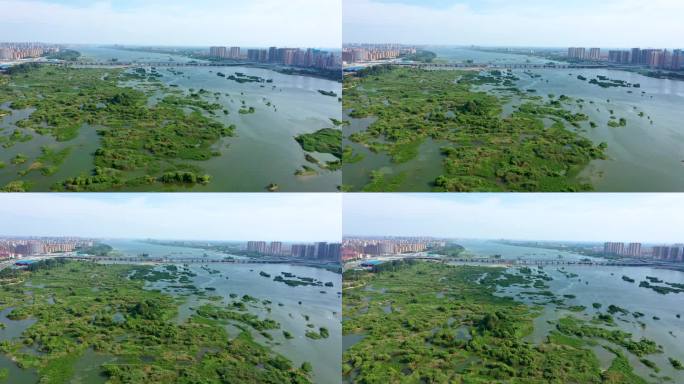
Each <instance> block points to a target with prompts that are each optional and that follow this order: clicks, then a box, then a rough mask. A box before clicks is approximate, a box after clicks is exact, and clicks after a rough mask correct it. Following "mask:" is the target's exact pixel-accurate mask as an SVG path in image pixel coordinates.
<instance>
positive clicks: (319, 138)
mask: <svg viewBox="0 0 684 384" xmlns="http://www.w3.org/2000/svg"><path fill="white" fill-rule="evenodd" d="M336 122H337V120H333V123H334V124H335V125H337V124H336ZM295 140H296V141H297V142H298V143H299V145H300V146H301V147H302V149H303V150H304V151H305V152H317V153H328V154H331V155H333V156H335V157H336V158H337V159H338V160H334V161H326V162H325V163H321V162H320V161H319V160H318V159H316V158H315V157H313V156H311V155H310V154H309V153H307V154H305V159H306V161H308V162H309V163H312V164H316V165H318V166H319V167H320V168H322V169H324V170H328V171H338V170H340V169H342V159H343V153H342V131H341V130H340V129H338V128H323V129H320V130H318V131H316V132H314V133H306V134H302V135H299V136H297V137H295ZM316 174H318V172H317V171H316V169H315V168H313V167H311V166H308V165H303V166H302V168H301V169H298V170H297V171H296V172H295V175H297V176H314V175H316Z"/></svg>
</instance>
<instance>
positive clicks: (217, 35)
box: [0, 0, 342, 47]
mask: <svg viewBox="0 0 684 384" xmlns="http://www.w3.org/2000/svg"><path fill="white" fill-rule="evenodd" d="M115 5H116V3H115V2H114V1H113V0H111V1H93V2H92V3H91V4H88V5H85V6H83V5H80V6H77V5H66V4H59V3H52V2H49V1H46V0H0V15H2V23H0V38H1V39H2V40H6V41H45V42H55V43H87V44H102V43H109V44H111V43H121V44H151V45H192V46H196V45H213V44H222V45H230V44H236V45H241V46H270V45H277V46H299V47H339V46H340V44H341V34H342V30H341V8H342V6H341V0H324V1H321V0H288V1H280V0H250V1H237V0H230V1H217V0H203V1H192V2H189V1H175V0H172V1H168V2H163V1H158V0H153V1H144V2H143V1H140V2H139V5H137V6H135V7H130V6H129V7H126V8H122V7H121V6H118V7H117V6H115Z"/></svg>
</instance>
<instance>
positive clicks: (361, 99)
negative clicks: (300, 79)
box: [344, 66, 606, 192]
mask: <svg viewBox="0 0 684 384" xmlns="http://www.w3.org/2000/svg"><path fill="white" fill-rule="evenodd" d="M515 80H517V78H516V77H515V76H514V75H513V74H512V73H509V72H501V71H490V72H488V73H487V74H483V75H480V74H479V73H477V72H471V71H449V70H445V71H438V70H420V69H409V68H394V67H391V66H376V67H372V68H368V69H365V70H362V71H359V73H358V74H357V75H356V76H353V77H348V78H346V79H345V97H344V109H345V110H349V111H351V112H350V113H349V116H350V117H351V118H365V117H371V116H372V117H375V118H376V119H377V120H376V121H375V122H374V123H373V124H371V125H370V127H369V128H368V129H367V130H365V131H361V132H357V133H354V134H352V135H350V136H349V139H350V140H351V141H353V142H355V143H358V144H361V145H364V146H366V147H367V148H369V149H370V150H371V151H373V152H379V153H386V154H388V155H389V156H390V157H391V159H392V161H393V162H394V163H405V162H408V161H411V160H413V159H414V158H415V157H416V156H417V155H418V152H419V149H418V148H419V146H420V143H422V142H424V141H426V140H439V141H440V142H447V144H445V145H444V146H443V147H442V154H443V156H444V160H443V174H442V175H441V176H439V177H437V178H436V179H435V180H434V182H433V189H434V190H437V191H453V192H458V191H582V190H590V189H592V187H591V185H587V184H583V183H580V182H578V181H577V180H576V176H577V174H578V173H579V172H580V171H581V170H582V169H583V168H584V167H585V166H586V165H587V164H588V163H589V162H590V161H591V160H593V159H600V158H604V156H605V155H604V150H605V149H606V144H605V143H603V144H601V145H598V146H595V145H594V144H593V143H592V142H591V141H590V140H588V139H586V138H584V137H582V136H580V135H579V133H577V131H576V130H573V129H574V128H579V127H581V124H588V123H587V121H588V117H587V115H585V114H582V113H573V112H570V111H569V110H568V109H567V108H566V106H565V104H568V103H570V102H571V101H572V100H571V99H570V98H569V97H567V96H564V95H561V96H560V97H558V98H557V99H556V98H555V96H554V98H553V99H551V100H548V101H545V99H543V98H542V97H540V96H527V95H525V94H521V92H520V91H519V90H517V89H515V87H514V81H515ZM484 85H486V86H499V87H504V88H505V89H506V90H507V91H506V92H508V93H513V94H514V95H517V96H518V97H521V98H522V99H523V100H524V102H523V103H522V104H521V105H520V106H519V107H517V110H514V111H513V113H512V114H511V115H510V116H503V112H502V111H503V104H504V102H505V101H507V100H506V99H505V98H504V97H501V98H498V97H496V96H494V95H492V94H488V93H485V92H480V91H477V90H476V87H478V86H484ZM548 120H550V121H551V123H550V125H549V124H548V123H546V122H545V121H548ZM571 128H572V129H571ZM371 178H372V181H371V183H370V184H369V185H368V186H366V187H357V188H359V189H363V190H366V191H383V190H384V191H392V190H393V189H391V188H392V187H393V184H395V183H394V182H390V181H389V180H387V179H385V178H384V177H382V175H377V174H373V175H371ZM392 181H397V180H392ZM426 188H427V187H426Z"/></svg>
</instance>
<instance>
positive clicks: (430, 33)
mask: <svg viewBox="0 0 684 384" xmlns="http://www.w3.org/2000/svg"><path fill="white" fill-rule="evenodd" d="M682 15H684V1H681V0H649V1H643V0H601V1H590V0H565V1H548V0H546V1H543V0H515V1H510V0H424V1H423V0H344V8H343V20H344V23H343V24H344V26H343V39H344V41H345V42H404V43H410V44H442V45H470V44H475V45H490V46H496V45H498V46H540V47H566V46H573V45H578V46H598V47H627V48H629V47H632V46H642V47H667V48H677V47H681V46H682V45H684V42H682V36H684V23H683V22H682V20H681V17H682Z"/></svg>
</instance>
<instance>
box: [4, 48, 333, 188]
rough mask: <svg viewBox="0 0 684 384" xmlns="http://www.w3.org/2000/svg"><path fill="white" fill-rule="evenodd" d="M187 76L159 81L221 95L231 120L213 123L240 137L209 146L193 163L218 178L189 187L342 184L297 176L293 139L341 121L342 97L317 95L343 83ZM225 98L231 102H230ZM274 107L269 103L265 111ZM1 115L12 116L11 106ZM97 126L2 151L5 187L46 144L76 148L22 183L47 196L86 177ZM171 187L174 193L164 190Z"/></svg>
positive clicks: (195, 72) (101, 54) (125, 56)
mask: <svg viewBox="0 0 684 384" xmlns="http://www.w3.org/2000/svg"><path fill="white" fill-rule="evenodd" d="M76 49H78V50H79V51H80V52H81V53H82V55H83V57H82V59H83V60H97V61H108V60H111V59H118V60H119V61H122V62H129V61H138V62H167V61H175V62H187V61H190V60H192V59H189V58H187V57H182V56H177V55H166V54H157V53H148V52H133V51H125V50H117V49H111V48H99V47H77V48H76ZM175 69H176V70H178V71H180V72H181V73H182V74H178V73H177V72H176V73H172V72H171V71H169V70H167V69H165V68H159V73H160V74H161V75H163V77H161V78H160V80H161V81H162V82H163V83H164V84H166V85H175V86H178V88H177V89H180V90H184V91H186V92H187V91H189V90H190V89H191V88H192V89H195V91H197V90H199V89H205V90H207V91H209V92H211V93H215V92H220V93H221V96H220V97H219V99H218V100H214V99H212V100H211V102H217V103H219V104H221V105H222V106H223V107H224V108H225V109H227V110H228V111H229V112H230V114H229V115H227V116H225V115H223V114H222V113H220V114H217V115H220V116H218V117H216V118H217V119H218V120H220V121H221V122H223V123H225V124H227V125H230V124H235V125H236V136H235V137H229V138H224V139H222V140H220V142H218V143H216V145H215V146H214V147H213V148H212V150H214V151H218V152H220V153H221V155H220V156H218V157H214V158H212V159H211V160H209V161H202V162H196V165H198V166H200V167H202V168H203V169H205V170H206V171H207V173H209V174H210V175H212V176H213V178H212V182H211V183H209V184H208V185H206V186H201V185H198V186H195V187H193V188H188V189H191V190H195V191H205V192H260V191H265V188H266V186H267V185H269V184H271V183H275V184H278V185H279V187H280V190H281V191H293V192H294V191H301V192H309V191H310V192H334V191H336V190H337V187H338V186H339V185H340V184H341V178H342V173H341V171H336V172H330V171H325V170H319V174H318V175H317V176H307V177H299V176H295V175H294V173H295V171H296V170H297V169H299V168H301V167H302V165H306V164H308V162H307V161H306V159H305V152H304V151H303V150H302V148H301V147H300V145H299V144H298V143H297V142H296V141H295V140H294V138H295V136H298V135H300V134H305V133H313V132H315V131H317V130H319V129H322V128H330V127H331V126H332V123H331V121H330V119H331V118H335V119H338V120H339V119H341V115H342V114H341V110H340V105H341V104H340V103H339V101H338V99H337V97H330V96H324V95H322V94H320V93H319V92H318V90H324V91H333V92H335V93H337V94H338V95H340V94H341V92H342V86H341V84H340V83H337V82H334V81H330V80H324V79H318V78H313V77H308V76H292V75H284V74H280V73H278V72H274V71H271V70H268V69H261V68H249V67H215V68H209V67H207V68H204V67H182V68H175ZM217 72H223V73H225V74H226V75H231V74H233V73H234V72H242V73H244V74H245V75H249V76H259V77H262V78H265V79H273V83H272V84H260V83H244V84H239V83H237V82H234V81H229V80H227V79H226V78H223V77H219V76H217ZM226 94H228V95H229V96H226ZM242 101H245V105H247V106H253V107H255V109H256V112H255V113H254V114H247V115H243V114H240V113H238V111H239V109H240V107H241V104H242ZM267 103H270V104H271V105H270V106H269V105H267ZM0 109H2V110H5V111H9V108H8V105H0ZM30 112H31V111H30V110H26V111H13V114H12V115H9V116H5V117H4V118H0V135H9V134H11V133H12V131H14V129H16V126H14V123H15V122H16V121H17V120H20V119H25V118H27V117H28V115H29V114H30ZM95 130H96V127H91V126H87V125H84V126H83V127H82V128H81V131H80V136H79V138H77V139H75V140H72V141H70V142H67V143H57V142H55V140H54V139H52V138H50V137H41V136H39V135H37V134H34V139H33V140H31V141H29V142H25V143H17V144H16V145H15V146H14V147H12V148H11V149H10V150H6V149H2V150H0V161H4V162H5V163H6V167H5V168H4V169H0V184H2V185H3V186H4V185H5V184H7V183H8V182H10V181H12V180H17V179H20V177H18V176H17V172H18V171H19V170H21V169H23V168H24V167H25V166H27V165H28V164H30V163H31V160H32V159H34V158H35V156H37V155H38V154H39V153H40V147H41V146H43V145H49V146H51V147H54V148H56V149H61V148H64V147H66V146H75V148H74V150H72V153H71V154H70V155H69V157H68V158H67V160H66V161H65V163H64V164H63V165H62V166H61V167H60V172H59V173H58V174H56V175H53V176H51V177H45V176H42V175H41V174H40V173H39V172H32V173H30V174H29V175H27V176H25V177H23V178H21V179H22V180H27V181H30V182H31V183H33V188H34V189H35V190H36V191H45V190H48V189H49V188H50V186H52V185H53V184H55V183H57V182H59V181H62V180H64V179H65V178H67V177H70V176H78V175H80V174H82V173H85V174H89V173H90V172H92V170H93V168H94V166H93V162H92V157H93V153H94V151H95V150H96V149H97V148H98V146H99V143H98V141H99V138H98V137H97V134H96V132H95ZM17 153H24V154H26V155H28V156H29V157H30V159H31V160H29V162H28V163H27V164H26V165H25V166H18V167H16V166H13V165H11V164H10V160H11V159H12V157H13V156H15V155H16V154H17ZM312 155H313V156H314V157H316V158H317V159H319V160H320V161H321V162H325V161H331V160H334V158H333V157H332V156H331V155H329V154H318V153H314V154H312ZM160 188H165V187H160V186H158V185H157V186H153V187H151V186H144V187H141V188H140V190H158V189H160ZM166 188H172V187H166Z"/></svg>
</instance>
